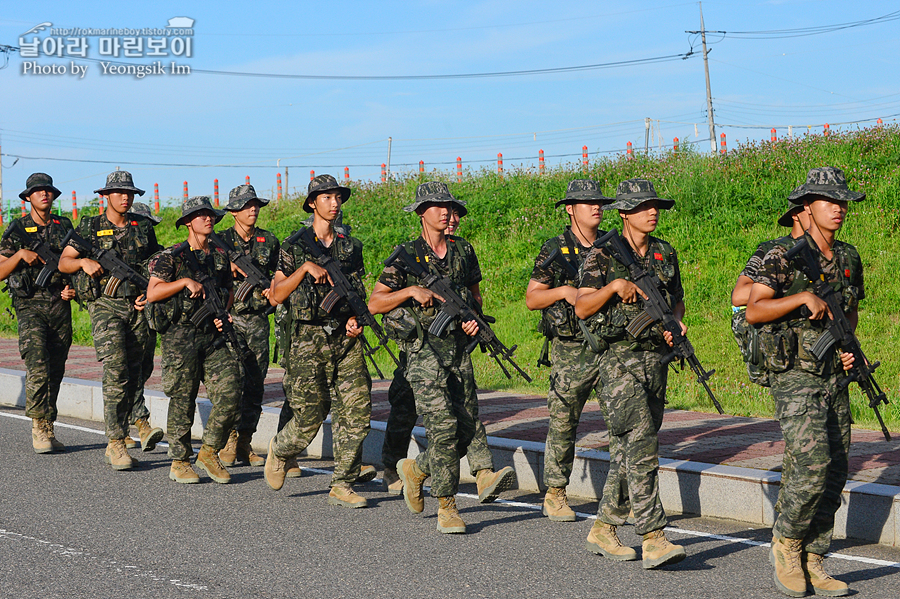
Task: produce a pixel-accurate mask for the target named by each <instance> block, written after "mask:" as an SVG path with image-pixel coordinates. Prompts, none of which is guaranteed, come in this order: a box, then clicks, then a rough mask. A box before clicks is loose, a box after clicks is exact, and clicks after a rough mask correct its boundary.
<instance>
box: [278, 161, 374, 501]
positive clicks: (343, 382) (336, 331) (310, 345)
mask: <svg viewBox="0 0 900 599" xmlns="http://www.w3.org/2000/svg"><path fill="white" fill-rule="evenodd" d="M350 193H351V192H350V189H349V188H347V187H341V186H340V185H338V183H337V181H336V180H335V179H334V177H332V176H331V175H319V176H317V177H315V178H314V179H313V180H312V181H310V183H309V187H308V193H307V196H306V200H305V203H304V205H303V209H304V210H306V212H312V213H313V217H314V221H313V226H312V227H311V228H309V229H307V230H308V231H310V233H311V234H312V235H313V236H314V241H313V243H317V244H319V246H320V248H319V249H320V250H321V251H322V252H323V253H326V254H330V255H331V257H332V258H333V259H334V260H335V261H336V262H338V263H339V264H340V267H341V270H342V272H343V273H344V274H345V275H346V276H347V278H348V279H349V280H350V281H351V283H352V285H353V286H354V287H355V290H356V292H357V293H358V294H359V295H360V297H362V298H364V297H365V288H364V287H363V284H362V276H363V274H364V272H365V270H364V266H363V256H362V243H361V242H360V241H359V240H357V239H355V238H353V237H350V236H349V235H345V234H343V233H338V232H337V231H336V230H335V229H334V227H333V225H332V223H333V222H334V220H335V219H336V218H337V215H338V212H339V210H340V208H341V206H342V205H343V204H344V203H346V202H347V200H349V198H350ZM306 244H307V240H306V239H304V238H300V239H298V241H297V242H296V243H293V244H285V245H282V247H281V257H280V259H279V265H278V271H277V272H276V273H275V277H274V279H273V280H272V298H273V299H274V301H275V302H276V303H281V302H283V301H285V300H286V299H288V298H289V299H290V306H291V312H292V314H291V323H292V324H291V327H292V329H291V346H290V357H289V359H288V366H287V368H288V370H287V373H286V375H285V376H286V378H288V379H289V384H288V385H287V387H288V389H290V391H289V394H288V399H289V400H290V402H291V411H292V418H291V420H290V421H289V422H288V423H287V425H286V426H285V427H284V428H283V429H281V431H279V433H278V434H277V435H275V437H273V438H272V440H271V441H270V443H269V452H268V455H267V456H266V467H265V478H266V483H267V484H268V485H269V486H270V487H271V488H272V489H275V490H276V491H277V490H279V489H281V487H282V486H283V485H284V479H285V476H286V472H285V464H286V461H287V460H288V459H290V458H293V457H295V456H296V455H297V454H299V453H300V452H301V451H303V450H304V449H306V447H307V446H308V445H309V443H310V442H311V441H312V440H313V438H314V437H315V435H316V433H317V432H318V430H319V427H320V426H322V423H323V422H324V421H325V417H326V416H327V415H328V412H329V410H331V411H332V437H333V443H334V474H333V475H332V477H331V491H330V492H329V494H328V503H330V504H332V505H338V506H343V507H350V508H361V507H366V505H367V502H366V500H365V498H363V497H361V496H360V495H358V494H357V493H356V492H354V491H353V488H352V487H351V485H352V483H354V482H356V480H357V478H359V475H360V470H361V464H362V444H363V441H364V440H365V438H366V435H367V434H368V431H369V420H370V417H371V414H372V396H371V390H372V379H371V378H370V377H369V371H368V369H367V368H366V364H365V358H364V356H363V351H362V344H361V343H360V341H359V336H360V335H361V334H362V332H363V329H362V327H361V326H360V325H359V323H358V322H357V320H356V316H354V314H353V312H352V309H351V308H350V306H349V304H348V303H347V302H346V301H345V300H341V301H339V302H338V303H337V304H336V305H335V306H334V307H333V308H332V310H331V312H330V313H329V312H326V311H325V310H324V309H322V308H321V306H320V304H321V301H322V300H323V299H324V298H325V297H326V296H327V295H328V294H329V292H330V291H331V285H330V284H329V279H328V273H327V271H326V270H325V269H324V268H323V267H321V266H319V264H317V263H316V261H315V259H314V258H313V256H312V254H311V252H310V249H309V247H308V246H307V245H306ZM332 398H334V402H333V403H332Z"/></svg>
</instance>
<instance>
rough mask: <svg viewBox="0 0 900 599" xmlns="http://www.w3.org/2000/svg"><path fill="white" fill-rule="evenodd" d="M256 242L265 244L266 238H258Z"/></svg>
mask: <svg viewBox="0 0 900 599" xmlns="http://www.w3.org/2000/svg"><path fill="white" fill-rule="evenodd" d="M256 242H257V243H265V242H266V238H265V237H262V236H258V237H257V238H256Z"/></svg>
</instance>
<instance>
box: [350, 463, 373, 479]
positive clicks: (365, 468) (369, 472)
mask: <svg viewBox="0 0 900 599" xmlns="http://www.w3.org/2000/svg"><path fill="white" fill-rule="evenodd" d="M376 476H378V470H376V469H375V466H371V465H369V464H363V465H362V466H361V467H360V469H359V476H357V477H356V481H355V482H357V483H367V482H369V481H370V480H372V479H373V478H375V477H376Z"/></svg>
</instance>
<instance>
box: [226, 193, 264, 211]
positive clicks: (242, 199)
mask: <svg viewBox="0 0 900 599" xmlns="http://www.w3.org/2000/svg"><path fill="white" fill-rule="evenodd" d="M253 200H256V201H257V202H259V203H260V204H262V205H263V206H266V205H268V203H269V202H271V200H267V199H266V198H261V197H258V196H255V195H253V196H238V197H236V198H232V199H230V200H228V205H227V206H225V210H226V211H227V212H240V211H241V210H243V209H244V208H246V207H247V204H249V203H250V202H251V201H253Z"/></svg>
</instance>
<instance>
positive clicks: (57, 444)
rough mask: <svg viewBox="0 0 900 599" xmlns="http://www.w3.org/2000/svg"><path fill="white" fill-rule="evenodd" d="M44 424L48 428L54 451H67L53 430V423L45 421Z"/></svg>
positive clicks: (48, 436)
mask: <svg viewBox="0 0 900 599" xmlns="http://www.w3.org/2000/svg"><path fill="white" fill-rule="evenodd" d="M44 422H45V423H46V424H45V426H46V428H47V438H48V439H50V445H52V446H53V451H65V450H66V446H65V445H63V444H62V443H61V442H60V441H59V439H57V438H56V431H55V430H53V421H52V420H45V421H44Z"/></svg>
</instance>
